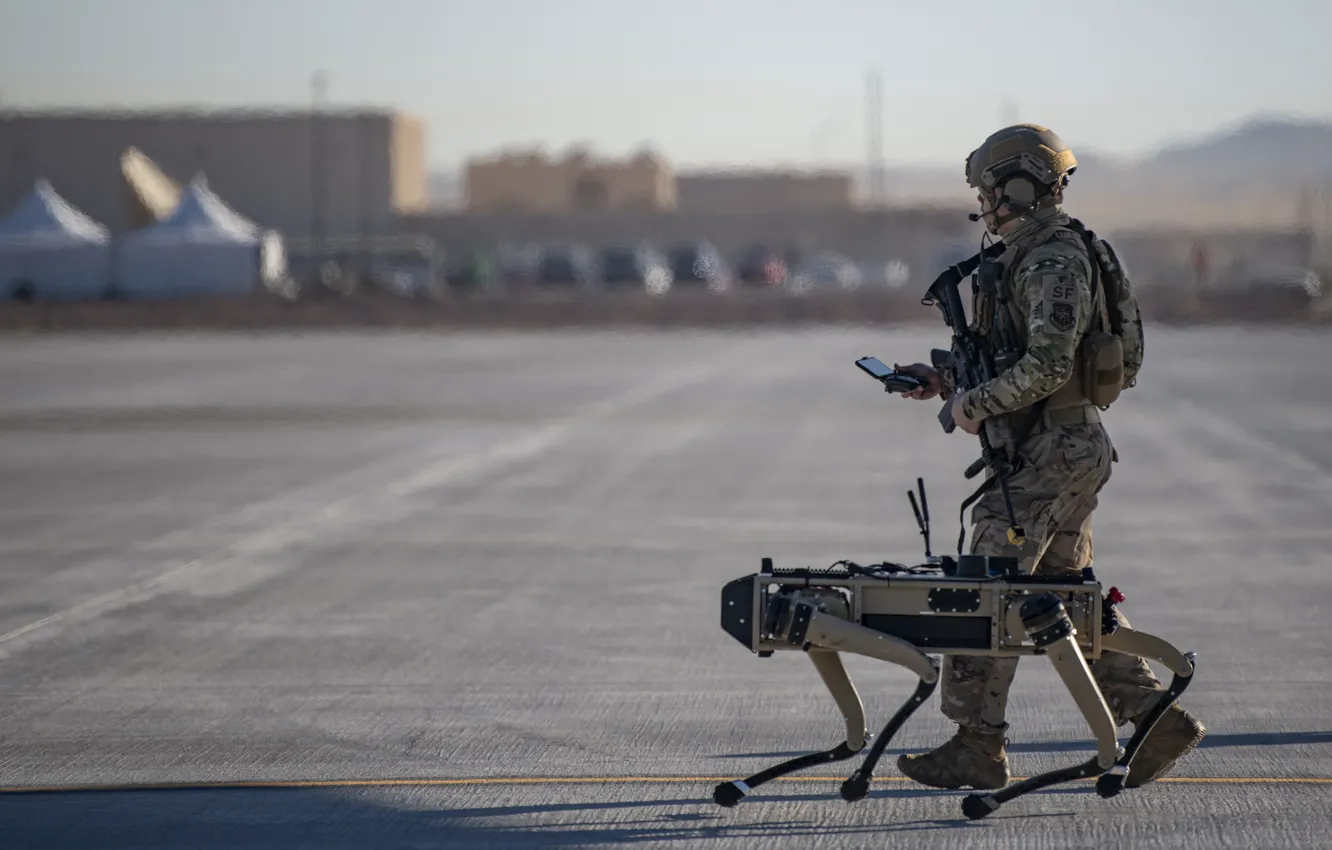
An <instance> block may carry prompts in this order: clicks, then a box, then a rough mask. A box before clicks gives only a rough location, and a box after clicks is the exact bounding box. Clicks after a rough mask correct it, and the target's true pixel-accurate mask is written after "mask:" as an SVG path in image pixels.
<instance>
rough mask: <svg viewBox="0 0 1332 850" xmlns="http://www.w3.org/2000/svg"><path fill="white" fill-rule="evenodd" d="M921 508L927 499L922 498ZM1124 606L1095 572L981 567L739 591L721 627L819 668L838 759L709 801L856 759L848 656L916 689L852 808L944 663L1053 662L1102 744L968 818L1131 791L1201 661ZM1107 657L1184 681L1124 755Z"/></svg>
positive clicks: (1168, 692)
mask: <svg viewBox="0 0 1332 850" xmlns="http://www.w3.org/2000/svg"><path fill="white" fill-rule="evenodd" d="M921 496H922V500H923V498H924V493H923V491H922V494H921ZM1121 599H1122V596H1120V595H1119V594H1118V591H1116V590H1114V589H1111V591H1110V593H1109V594H1108V595H1106V594H1104V593H1103V591H1102V587H1101V584H1100V583H1099V582H1098V581H1097V580H1096V577H1095V575H1094V573H1093V572H1092V570H1090V569H1088V570H1084V571H1083V574H1082V576H1081V577H1080V578H1050V577H1042V576H1030V575H1023V574H1021V573H1020V572H1019V570H1018V564H1017V560H1016V559H1013V558H998V557H986V556H975V555H962V556H959V557H958V558H952V557H946V556H945V557H941V558H927V562H926V563H924V564H920V565H917V566H907V565H903V564H893V563H883V564H876V565H872V566H861V565H858V564H854V563H851V562H848V561H841V562H838V563H837V564H834V565H833V566H832V567H831V568H829V569H785V570H779V569H774V568H773V565H772V561H771V560H770V559H767V558H765V559H763V561H762V567H761V569H760V571H759V572H758V573H754V574H751V575H747V576H744V577H742V578H738V579H736V580H735V581H732V582H729V583H728V584H726V585H725V587H724V588H723V589H722V594H721V625H722V629H723V630H724V631H726V633H727V634H729V635H731V636H732V637H734V638H735V639H736V640H738V641H739V642H740V643H742V644H744V645H745V646H746V647H747V648H748V649H749V650H751V651H752V652H755V653H757V654H758V655H759V656H761V657H768V656H771V655H772V654H773V653H775V652H779V651H791V650H795V651H803V652H804V653H805V654H806V655H807V656H808V657H809V659H810V660H811V661H812V662H813V664H814V667H815V669H816V670H817V671H818V673H819V675H820V677H821V678H822V679H823V682H824V684H825V685H826V686H827V687H828V690H829V691H830V692H831V693H832V696H833V699H834V700H835V702H836V704H837V707H838V709H839V711H840V712H841V714H842V716H843V718H844V719H845V721H846V740H845V741H844V742H843V743H842V744H840V745H838V746H837V747H835V748H833V749H831V750H827V751H824V752H819V753H811V754H810V755H807V756H801V757H800V758H796V759H792V760H790V761H787V762H783V763H781V764H779V765H776V766H774V767H772V768H769V769H768V770H765V771H762V772H760V773H758V774H755V775H754V776H751V777H748V778H746V779H744V780H737V781H735V782H727V783H723V784H721V785H718V786H717V788H716V789H715V791H714V793H713V799H714V801H716V802H717V803H718V804H719V805H722V806H734V805H735V804H736V803H738V802H739V801H740V799H741V798H742V797H744V796H745V794H747V793H748V792H749V791H751V790H753V789H754V788H757V787H758V786H760V785H762V784H763V783H765V782H767V781H769V780H771V779H774V778H776V777H778V776H782V775H784V774H787V773H792V772H795V771H797V770H802V769H805V768H808V767H813V766H815V765H819V764H826V763H829V762H833V761H841V760H844V759H848V758H850V757H852V756H854V755H856V754H857V753H859V752H860V751H861V750H862V749H864V747H865V745H866V743H868V741H869V739H870V737H871V736H870V734H869V732H868V730H867V728H866V722H865V710H864V706H863V704H862V703H861V700H860V696H859V694H858V693H857V691H856V688H855V686H854V685H853V684H852V682H851V679H850V677H849V676H848V675H847V672H846V669H845V667H844V666H843V665H842V661H841V657H840V653H843V652H851V653H855V654H858V655H864V656H868V657H870V658H877V659H879V660H881V661H887V662H890V663H893V664H897V665H899V666H902V667H905V668H906V669H908V670H910V671H911V672H912V673H914V674H915V675H916V676H917V678H918V679H919V683H918V685H917V687H916V690H915V693H913V694H912V696H911V697H910V698H909V699H908V700H907V701H906V702H905V703H903V704H902V706H901V707H900V708H899V709H898V711H897V712H896V713H895V714H894V716H893V717H892V718H891V719H890V720H889V722H888V723H887V725H886V726H885V727H884V729H883V730H882V731H881V732H880V733H879V735H878V736H877V737H876V738H875V740H874V743H873V745H872V746H871V747H870V750H869V753H868V754H867V756H866V758H865V761H864V762H863V763H862V765H861V767H860V768H859V769H858V770H856V771H855V773H853V774H852V776H851V777H850V778H849V779H847V780H846V782H844V783H843V784H842V788H841V795H842V797H843V799H845V800H847V801H848V802H854V801H856V800H859V799H862V798H863V797H864V796H865V795H866V794H867V793H868V789H869V783H870V780H871V778H872V777H873V772H874V768H875V766H876V764H877V762H878V759H879V758H880V756H881V755H882V754H883V751H884V749H885V748H886V747H887V745H888V742H889V741H890V740H891V739H892V737H893V735H894V734H895V733H896V732H897V730H898V729H899V728H900V727H901V726H902V725H903V724H904V723H905V722H906V721H907V719H908V718H909V717H910V716H911V714H912V713H913V712H914V711H915V710H916V709H917V708H919V707H920V705H921V704H922V703H923V702H925V700H927V699H928V698H929V696H930V694H932V693H933V691H934V689H935V687H936V685H937V684H938V681H939V663H938V661H937V660H936V659H935V658H933V657H932V656H934V655H952V654H958V655H993V656H1027V655H1044V656H1046V657H1047V658H1049V659H1050V661H1051V663H1052V664H1053V665H1054V667H1055V670H1056V671H1057V672H1058V674H1059V676H1060V678H1061V679H1062V681H1063V683H1064V685H1065V687H1067V689H1068V691H1069V693H1070V694H1071V696H1072V697H1073V700H1074V702H1075V703H1076V704H1077V706H1078V709H1079V710H1080V711H1081V713H1082V716H1083V717H1084V718H1085V720H1086V722H1087V725H1088V726H1089V727H1090V728H1091V731H1092V733H1093V735H1094V737H1095V739H1096V745H1097V751H1096V755H1095V757H1093V758H1092V759H1090V760H1089V761H1087V762H1085V763H1083V764H1080V765H1075V766H1073V767H1069V768H1064V769H1062V770H1056V771H1051V772H1049V773H1045V774H1041V775H1039V776H1034V777H1031V778H1029V779H1026V780H1023V781H1021V782H1015V783H1013V784H1011V785H1009V786H1007V787H1006V788H1004V789H1002V790H999V791H996V792H994V793H990V794H971V795H968V796H967V797H966V798H965V799H964V800H963V804H962V810H963V812H964V813H965V814H966V815H967V816H968V817H971V818H981V817H985V816H986V815H988V814H989V813H990V812H992V811H994V810H995V809H997V808H998V807H999V806H1000V805H1002V804H1003V803H1005V802H1007V801H1008V800H1011V799H1013V798H1014V797H1018V796H1020V795H1022V794H1025V793H1027V792H1029V791H1033V790H1036V789H1038V788H1043V787H1046V786H1049V785H1053V784H1056V783H1060V782H1067V781H1070V780H1073V779H1081V778H1088V777H1092V776H1099V777H1100V779H1099V780H1098V782H1097V786H1096V787H1097V791H1098V792H1099V793H1100V794H1101V796H1102V797H1107V798H1108V797H1113V796H1115V795H1116V794H1118V793H1119V792H1120V790H1122V788H1123V786H1124V780H1125V778H1126V777H1127V775H1128V772H1129V770H1131V769H1132V760H1133V756H1134V755H1135V754H1136V753H1137V750H1138V748H1139V747H1140V746H1141V744H1142V741H1143V739H1144V738H1145V737H1146V735H1147V733H1148V732H1149V731H1150V730H1151V728H1152V726H1154V725H1155V723H1156V721H1157V720H1158V719H1159V718H1160V717H1161V715H1162V714H1163V713H1164V712H1165V710H1166V709H1167V708H1168V707H1169V706H1170V704H1171V703H1172V702H1174V701H1175V700H1176V699H1177V698H1178V697H1179V695H1180V694H1181V693H1182V692H1183V691H1184V689H1185V688H1186V687H1187V686H1188V683H1189V681H1190V680H1191V679H1192V676H1193V656H1192V654H1186V653H1182V652H1180V651H1179V650H1178V649H1176V648H1175V647H1174V646H1172V645H1171V644H1169V643H1167V642H1166V641H1164V640H1162V639H1160V638H1158V637H1155V636H1153V635H1149V634H1146V633H1144V632H1139V631H1136V630H1133V629H1130V628H1128V627H1127V626H1123V625H1122V624H1120V623H1119V621H1118V619H1117V618H1116V617H1115V616H1114V605H1115V604H1116V603H1117V602H1118V601H1119V600H1121ZM1106 650H1113V651H1116V652H1124V653H1128V654H1130V655H1137V656H1139V657H1142V658H1147V659H1152V660H1155V661H1158V662H1160V663H1162V664H1164V665H1165V666H1166V667H1168V668H1170V670H1171V671H1172V672H1173V673H1174V679H1173V681H1172V682H1171V684H1170V686H1169V687H1168V688H1167V689H1165V690H1164V691H1163V692H1162V694H1161V697H1160V700H1159V701H1158V703H1157V705H1156V706H1155V707H1154V708H1153V710H1152V712H1151V713H1150V714H1149V715H1148V717H1147V718H1146V719H1145V721H1144V723H1143V724H1142V726H1141V727H1140V728H1138V729H1136V730H1135V733H1134V736H1133V738H1132V739H1131V740H1130V741H1129V743H1128V745H1127V746H1125V747H1124V748H1122V749H1121V748H1120V747H1119V744H1118V740H1117V736H1116V730H1115V723H1114V720H1113V719H1112V717H1111V714H1110V710H1109V708H1108V707H1107V706H1106V704H1105V700H1104V698H1103V697H1102V696H1101V693H1100V690H1099V688H1097V686H1096V682H1095V679H1094V678H1093V677H1092V674H1091V671H1090V669H1089V668H1088V666H1087V659H1096V658H1099V657H1100V655H1101V653H1102V652H1104V651H1106Z"/></svg>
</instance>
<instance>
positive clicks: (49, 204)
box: [0, 179, 111, 299]
mask: <svg viewBox="0 0 1332 850" xmlns="http://www.w3.org/2000/svg"><path fill="white" fill-rule="evenodd" d="M110 242H111V237H110V234H109V233H107V230H106V228H105V227H103V226H102V225H100V224H98V223H97V222H95V221H93V220H92V219H91V218H89V217H88V216H86V215H84V214H83V213H82V212H80V211H78V210H77V209H75V208H74V207H72V206H70V205H69V203H68V202H66V201H65V199H64V198H62V197H60V196H59V195H58V194H56V191H55V189H53V188H52V187H51V184H50V183H48V182H47V181H46V180H44V179H43V180H38V181H37V182H36V184H34V186H33V189H32V191H31V192H30V193H29V194H28V196H27V197H26V198H24V199H23V200H22V201H21V202H19V205H18V206H17V207H15V208H14V211H13V212H12V213H10V214H9V216H8V217H7V218H5V219H4V220H3V221H0V298H41V299H80V298H100V297H102V295H103V293H104V292H105V289H106V284H107V278H108V273H109V271H110V259H111V252H110Z"/></svg>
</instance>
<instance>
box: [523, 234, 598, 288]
mask: <svg viewBox="0 0 1332 850" xmlns="http://www.w3.org/2000/svg"><path fill="white" fill-rule="evenodd" d="M536 283H537V285H538V286H540V287H543V288H551V289H555V288H565V289H580V290H584V291H587V290H590V289H593V288H595V287H596V285H597V265H596V261H595V260H594V259H593V256H592V252H591V251H590V250H588V249H587V248H586V247H585V246H582V245H547V246H545V247H544V248H542V250H541V256H540V258H539V259H538V260H537V268H536Z"/></svg>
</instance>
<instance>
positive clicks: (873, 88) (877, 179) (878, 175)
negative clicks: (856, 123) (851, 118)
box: [865, 68, 888, 207]
mask: <svg viewBox="0 0 1332 850" xmlns="http://www.w3.org/2000/svg"><path fill="white" fill-rule="evenodd" d="M865 177H866V178H867V180H868V183H869V192H868V195H869V198H868V200H869V202H870V205H871V206H874V207H881V206H883V205H884V204H885V203H886V202H887V200H888V176H887V174H885V173H884V166H883V75H882V74H880V73H879V70H878V69H877V68H873V69H871V70H870V72H869V74H868V79H867V80H866V85H865Z"/></svg>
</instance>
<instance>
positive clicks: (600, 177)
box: [464, 150, 676, 213]
mask: <svg viewBox="0 0 1332 850" xmlns="http://www.w3.org/2000/svg"><path fill="white" fill-rule="evenodd" d="M465 182H466V186H465V188H464V192H465V196H466V201H465V202H466V206H467V210H468V211H469V212H516V213H521V212H540V213H568V212H576V211H613V210H639V211H654V210H671V209H674V208H675V203H676V191H675V175H674V173H673V172H672V170H671V168H670V167H669V166H668V165H667V164H666V163H665V162H664V161H663V160H662V159H661V158H660V157H658V156H656V155H655V154H652V153H650V152H646V151H644V152H642V153H639V154H637V155H636V156H634V157H632V158H630V159H627V160H606V159H596V158H594V157H593V156H591V155H590V154H589V153H587V152H586V151H582V150H576V151H573V152H571V153H569V154H568V155H567V156H565V157H563V158H561V159H552V158H549V157H546V156H545V155H544V154H542V153H540V152H522V153H509V154H503V155H500V156H497V157H493V158H488V159H474V160H471V161H470V162H468V163H467V169H466V175H465Z"/></svg>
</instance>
